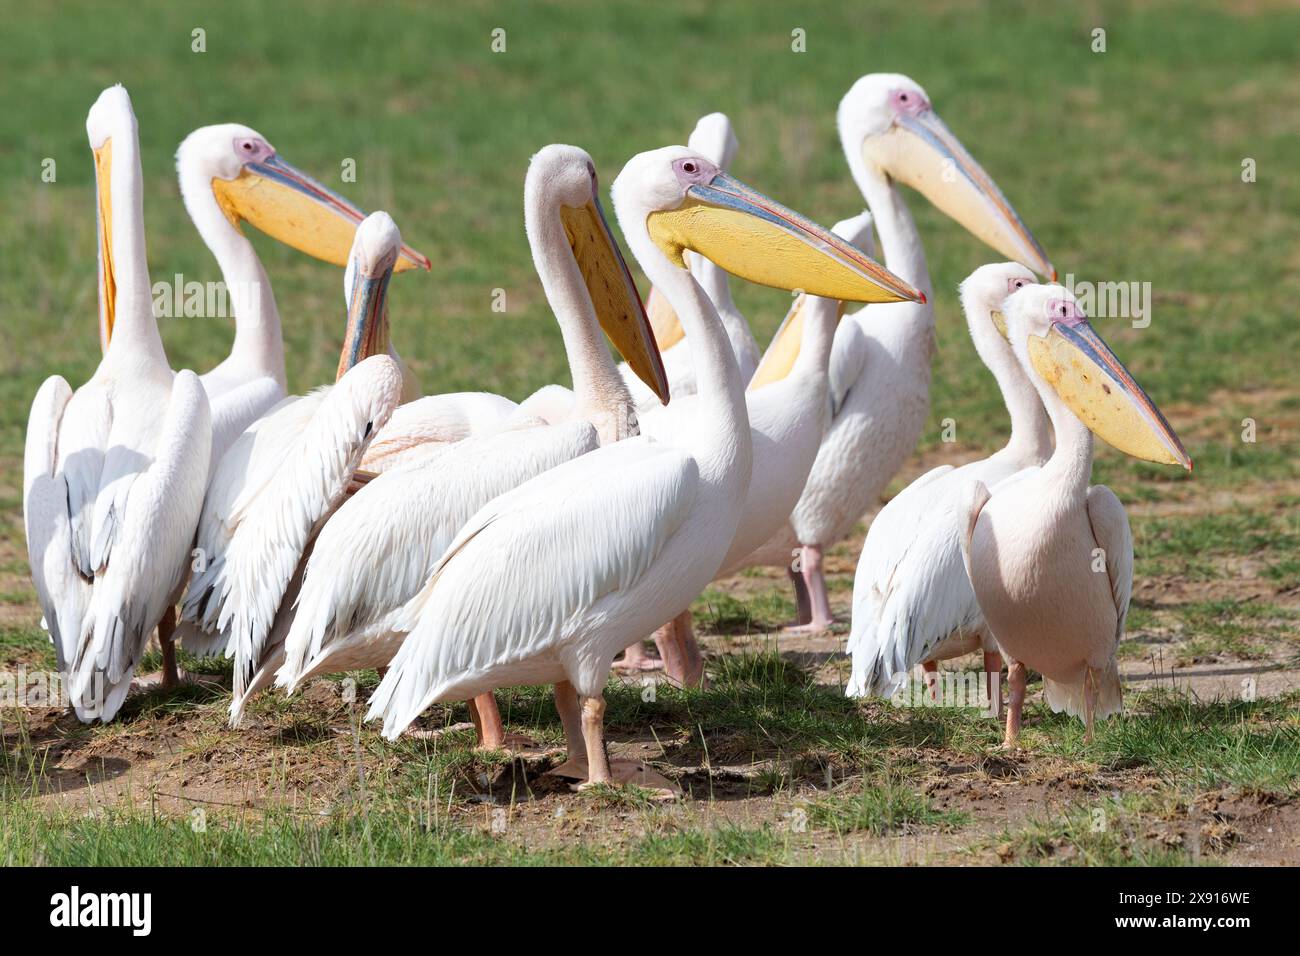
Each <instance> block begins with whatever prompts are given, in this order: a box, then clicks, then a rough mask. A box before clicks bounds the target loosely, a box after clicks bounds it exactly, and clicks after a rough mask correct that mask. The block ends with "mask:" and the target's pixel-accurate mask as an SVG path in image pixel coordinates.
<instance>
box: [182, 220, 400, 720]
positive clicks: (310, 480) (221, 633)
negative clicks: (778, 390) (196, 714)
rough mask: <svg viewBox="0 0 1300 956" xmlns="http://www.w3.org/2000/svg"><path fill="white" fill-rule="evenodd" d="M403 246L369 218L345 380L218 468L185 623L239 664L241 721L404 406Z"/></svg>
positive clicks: (242, 441) (290, 412)
mask: <svg viewBox="0 0 1300 956" xmlns="http://www.w3.org/2000/svg"><path fill="white" fill-rule="evenodd" d="M400 247H401V237H400V235H399V234H398V231H397V226H396V225H395V224H394V223H393V220H392V219H391V218H390V217H389V216H388V214H387V213H382V212H377V213H374V214H372V215H371V216H369V217H367V218H366V219H365V221H363V222H362V224H361V225H360V226H359V227H358V228H357V230H356V238H355V240H354V242H353V248H352V257H353V258H354V259H355V264H354V268H353V269H352V270H350V272H349V277H350V278H351V280H352V288H351V295H350V303H349V308H348V313H347V331H346V334H345V337H344V342H343V348H342V350H341V353H340V358H339V371H338V377H337V382H336V383H335V384H334V385H333V386H329V387H325V388H321V389H317V390H316V391H315V392H313V393H312V394H310V395H307V396H304V397H301V398H292V399H286V400H285V401H283V402H281V403H280V404H279V405H277V406H276V407H275V408H274V409H272V411H271V412H270V413H269V414H267V415H266V416H264V417H263V418H261V419H259V420H257V421H256V422H254V423H253V424H252V425H251V426H249V428H248V429H247V430H245V431H244V433H243V434H242V435H240V436H239V438H237V439H236V440H235V442H234V443H233V444H232V445H231V446H230V449H229V450H228V451H227V452H226V454H225V455H224V456H223V457H222V460H221V461H220V462H219V463H218V464H217V467H216V469H215V470H214V473H213V478H212V482H211V485H210V486H209V488H208V493H207V496H206V499H205V501H204V503H203V514H202V517H201V519H200V521H199V531H198V546H199V549H200V554H201V555H202V557H203V559H204V561H205V566H204V567H201V568H197V569H196V571H195V574H194V576H193V578H192V579H191V581H190V585H189V589H188V592H187V594H186V597H185V604H184V607H183V609H182V617H183V619H184V620H186V621H191V622H194V624H195V625H196V627H197V629H198V634H197V639H196V641H195V642H194V646H197V645H203V644H205V640H204V637H205V635H206V647H205V648H204V649H208V650H214V649H216V648H219V647H224V648H225V651H226V654H227V655H229V656H232V657H233V658H234V661H235V666H234V699H233V701H232V703H231V716H232V722H233V723H237V722H238V719H239V716H240V715H241V714H242V710H243V706H244V703H245V702H246V699H247V695H248V688H249V683H250V681H251V680H252V678H253V676H254V674H255V673H256V672H257V670H258V669H259V667H260V666H261V665H262V664H263V663H264V660H265V659H266V658H267V657H268V656H274V655H275V653H276V652H277V651H278V646H279V645H278V642H277V641H276V640H274V639H273V638H272V636H271V635H272V629H273V627H274V626H275V625H276V623H277V615H278V614H279V612H280V609H281V607H282V606H283V607H286V608H287V607H288V606H289V605H290V604H291V603H292V600H291V599H292V592H293V591H294V588H295V584H296V579H297V576H298V567H299V564H300V562H301V560H302V557H303V555H304V554H305V553H306V551H307V549H308V547H309V545H310V542H311V540H312V537H313V536H314V535H315V534H316V532H317V531H318V530H319V528H320V526H321V524H322V523H323V522H324V521H325V520H326V519H327V518H328V517H329V515H330V514H331V513H332V512H333V511H334V509H335V508H337V507H338V506H339V505H340V504H341V503H342V501H343V499H344V496H345V495H346V493H347V490H348V486H349V484H350V483H351V481H352V479H353V476H354V473H355V472H356V470H357V468H358V466H359V464H360V462H361V458H362V456H363V455H364V454H365V451H366V448H367V446H368V445H369V443H370V440H371V438H373V437H374V435H375V433H376V432H377V431H378V430H379V429H380V428H382V427H383V425H384V423H385V422H386V421H387V420H388V418H389V416H390V415H391V414H392V411H393V409H394V408H396V407H397V405H398V403H399V401H400V400H401V394H402V373H401V369H400V367H399V366H398V364H397V362H396V361H395V360H394V359H393V358H392V357H391V356H389V355H388V354H387V352H386V345H387V342H388V331H387V324H388V312H387V309H388V303H387V296H388V280H389V278H390V277H391V275H392V271H393V267H394V264H395V262H396V260H397V257H398V250H399V249H400ZM188 636H189V635H187V637H188Z"/></svg>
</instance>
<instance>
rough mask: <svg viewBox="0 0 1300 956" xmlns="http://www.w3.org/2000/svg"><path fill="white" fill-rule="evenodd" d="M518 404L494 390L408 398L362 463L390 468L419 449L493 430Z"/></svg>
mask: <svg viewBox="0 0 1300 956" xmlns="http://www.w3.org/2000/svg"><path fill="white" fill-rule="evenodd" d="M518 408H519V406H517V405H516V404H515V403H514V402H512V401H510V399H508V398H502V397H501V396H500V395H493V394H492V393H491V392H453V393H450V394H447V395H429V396H427V397H425V398H419V399H416V400H415V401H413V402H407V403H406V404H405V405H402V406H400V407H399V408H397V410H396V411H394V412H393V415H392V417H391V418H390V419H389V420H388V424H387V425H385V426H384V427H383V428H381V429H380V430H379V434H377V435H376V436H375V439H374V441H372V442H371V443H370V448H369V450H367V451H366V456H365V458H364V459H363V460H362V462H361V467H362V468H363V469H364V470H365V471H371V472H382V471H387V470H388V469H389V468H393V467H395V466H397V465H398V464H402V463H405V462H409V461H410V460H411V457H412V452H413V451H415V450H416V449H419V453H420V454H422V453H423V452H424V451H432V450H434V449H436V448H437V447H439V446H441V445H448V444H452V443H454V442H458V441H464V440H465V439H466V438H469V437H471V436H473V435H482V434H487V433H490V432H492V431H494V430H495V429H496V428H498V427H500V426H501V425H502V423H504V422H505V421H506V420H507V419H509V418H510V416H512V415H513V414H514V413H515V412H516V411H517V410H518Z"/></svg>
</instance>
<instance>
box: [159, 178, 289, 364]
mask: <svg viewBox="0 0 1300 956" xmlns="http://www.w3.org/2000/svg"><path fill="white" fill-rule="evenodd" d="M180 184H181V196H182V197H183V198H184V200H185V208H186V209H188V210H189V213H190V218H191V219H192V220H193V221H194V227H195V228H196V229H198V231H199V235H200V236H202V237H203V241H204V242H205V243H207V246H208V248H209V249H210V250H211V251H212V255H213V256H214V257H215V258H216V260H217V265H218V266H220V267H221V278H222V280H223V281H224V282H225V284H226V291H227V294H228V295H229V296H230V302H231V305H232V307H233V309H234V313H235V340H234V342H232V343H231V346H230V356H229V358H227V359H226V362H229V363H231V364H232V365H236V366H238V368H239V370H240V372H241V373H245V372H246V373H247V374H248V375H249V376H251V377H264V376H270V377H272V378H274V379H275V380H276V381H277V382H279V383H280V387H281V388H283V387H285V373H284V338H283V335H282V333H281V330H280V311H279V309H277V308H276V305H275V294H274V293H273V292H272V291H271V281H270V279H268V278H267V276H266V270H265V269H263V268H262V261H261V260H260V259H259V258H258V257H257V251H256V250H255V249H254V248H253V244H252V243H251V242H249V241H248V240H247V239H246V238H244V236H243V235H241V234H240V232H239V230H238V229H236V228H235V227H234V226H232V225H231V224H230V220H229V219H227V218H226V216H225V214H224V213H222V211H221V207H220V206H218V205H217V199H216V196H214V195H213V192H212V180H211V178H210V177H207V176H205V175H204V174H203V173H202V172H201V171H199V170H198V169H196V168H194V167H193V166H189V167H182V168H181V170H180ZM223 364H224V363H223Z"/></svg>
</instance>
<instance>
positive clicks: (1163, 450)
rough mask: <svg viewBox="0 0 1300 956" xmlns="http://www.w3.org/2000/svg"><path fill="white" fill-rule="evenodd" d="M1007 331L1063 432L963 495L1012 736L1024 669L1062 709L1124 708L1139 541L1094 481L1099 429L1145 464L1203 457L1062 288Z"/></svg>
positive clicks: (972, 561) (1187, 463) (1044, 292)
mask: <svg viewBox="0 0 1300 956" xmlns="http://www.w3.org/2000/svg"><path fill="white" fill-rule="evenodd" d="M1003 314H1004V315H1005V319H1004V320H1003V327H1004V329H1005V334H1006V336H1007V339H1008V341H1010V343H1011V348H1012V350H1013V351H1014V352H1015V356H1016V360H1017V361H1018V362H1019V363H1020V367H1021V368H1022V369H1023V370H1024V372H1025V374H1026V375H1027V376H1028V377H1029V380H1030V381H1031V382H1032V383H1033V385H1034V388H1035V389H1036V390H1037V392H1038V395H1039V397H1040V398H1041V400H1042V402H1043V405H1044V406H1045V407H1046V409H1047V416H1048V418H1050V419H1051V422H1052V429H1053V431H1054V432H1055V435H1056V449H1055V451H1053V452H1052V455H1051V457H1050V458H1048V459H1047V462H1046V463H1045V464H1043V465H1042V466H1041V467H1033V468H1026V469H1023V470H1022V471H1019V472H1017V473H1016V474H1014V475H1012V476H1011V477H1010V478H1006V479H1004V480H1003V481H1001V482H1000V483H998V484H997V485H996V486H994V487H993V488H992V489H990V488H989V486H988V485H987V484H985V483H984V482H982V481H979V480H978V479H976V480H972V481H970V482H969V483H967V485H966V486H965V488H964V489H963V490H962V492H961V499H962V504H961V506H960V507H961V510H962V513H963V514H964V516H965V518H966V529H967V530H966V532H965V534H964V535H963V536H962V549H963V556H964V559H965V563H966V570H967V572H968V573H969V575H970V581H971V584H972V586H973V587H974V590H975V597H976V599H977V600H978V601H979V607H980V610H981V611H982V612H983V615H984V620H985V621H986V622H987V623H988V627H989V629H990V630H991V631H992V632H993V636H994V637H995V638H996V640H997V642H998V646H999V647H1001V649H1002V652H1003V654H1004V656H1005V657H1006V658H1007V661H1008V684H1009V695H1008V710H1007V730H1006V741H1005V745H1006V746H1008V747H1014V746H1015V745H1016V742H1017V739H1018V737H1019V734H1020V716H1021V709H1022V708H1023V706H1024V700H1025V677H1026V674H1025V669H1026V668H1027V667H1032V668H1034V669H1035V670H1037V671H1038V672H1039V673H1041V674H1042V675H1043V683H1044V696H1045V697H1046V698H1047V703H1048V706H1050V707H1051V708H1052V710H1053V711H1057V712H1060V711H1065V712H1066V713H1068V714H1071V715H1074V716H1077V717H1082V718H1083V720H1084V724H1085V726H1086V728H1087V736H1086V739H1087V740H1088V741H1091V740H1092V734H1093V722H1094V721H1095V720H1096V719H1097V718H1099V717H1106V716H1108V715H1110V714H1113V713H1117V712H1118V711H1119V710H1120V697H1121V690H1120V679H1119V667H1118V665H1117V664H1116V661H1115V652H1116V649H1117V647H1118V646H1119V641H1120V639H1121V638H1122V637H1123V636H1124V619H1125V617H1126V616H1127V614H1128V605H1129V597H1130V595H1131V594H1132V591H1133V537H1132V535H1131V533H1130V532H1129V525H1128V516H1127V515H1126V514H1125V513H1124V506H1123V505H1122V504H1120V501H1119V499H1118V498H1117V497H1115V494H1114V492H1112V491H1111V490H1110V489H1109V488H1106V487H1105V486H1104V485H1092V486H1090V485H1089V484H1088V479H1089V476H1090V474H1091V471H1092V436H1093V434H1096V435H1097V436H1098V437H1100V438H1101V439H1102V440H1103V441H1106V442H1109V443H1110V444H1111V445H1113V446H1114V447H1115V448H1117V449H1119V450H1120V451H1122V452H1125V453H1126V454H1129V455H1133V456H1134V457H1136V458H1141V459H1144V460H1146V461H1154V462H1159V463H1162V464H1171V465H1173V464H1177V465H1182V466H1183V467H1184V468H1186V469H1187V470H1188V471H1190V470H1191V468H1192V460H1191V458H1189V457H1188V455H1187V452H1186V451H1185V450H1184V449H1183V445H1182V443H1181V442H1180V441H1179V440H1178V436H1177V435H1175V434H1174V432H1173V429H1171V428H1170V427H1169V423H1168V422H1166V421H1165V419H1164V416H1163V415H1161V414H1160V410H1159V409H1158V408H1156V406H1155V404H1154V403H1153V402H1152V401H1151V399H1150V398H1148V397H1147V394H1146V392H1144V391H1143V390H1142V388H1141V386H1139V385H1138V383H1137V382H1135V381H1134V380H1133V377H1132V376H1131V375H1130V374H1129V373H1128V370H1127V369H1126V368H1125V367H1124V365H1123V364H1122V363H1121V362H1120V360H1119V359H1118V358H1117V357H1116V356H1115V353H1114V352H1112V351H1111V350H1110V348H1109V346H1107V345H1106V343H1105V342H1103V341H1102V339H1101V337H1100V336H1099V335H1098V334H1097V333H1096V331H1094V330H1093V328H1092V326H1091V325H1090V324H1089V323H1088V320H1087V318H1086V317H1085V316H1084V314H1083V312H1082V311H1081V310H1080V309H1079V305H1078V303H1077V302H1076V301H1075V300H1074V297H1073V296H1072V295H1071V294H1070V293H1069V292H1067V291H1066V290H1065V289H1064V288H1063V287H1061V286H1059V285H1029V286H1025V287H1024V288H1023V289H1020V290H1018V291H1016V292H1015V293H1013V294H1012V295H1011V296H1010V297H1009V298H1008V299H1007V301H1006V304H1005V306H1004V313H1003Z"/></svg>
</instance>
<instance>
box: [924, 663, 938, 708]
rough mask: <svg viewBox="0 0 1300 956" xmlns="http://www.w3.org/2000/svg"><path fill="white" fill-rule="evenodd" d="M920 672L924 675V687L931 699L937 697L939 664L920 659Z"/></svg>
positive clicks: (936, 698)
mask: <svg viewBox="0 0 1300 956" xmlns="http://www.w3.org/2000/svg"><path fill="white" fill-rule="evenodd" d="M921 672H922V674H924V675H925V689H926V690H928V691H929V692H930V699H931V700H938V699H939V665H938V663H937V662H935V661H921Z"/></svg>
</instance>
